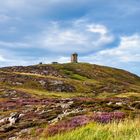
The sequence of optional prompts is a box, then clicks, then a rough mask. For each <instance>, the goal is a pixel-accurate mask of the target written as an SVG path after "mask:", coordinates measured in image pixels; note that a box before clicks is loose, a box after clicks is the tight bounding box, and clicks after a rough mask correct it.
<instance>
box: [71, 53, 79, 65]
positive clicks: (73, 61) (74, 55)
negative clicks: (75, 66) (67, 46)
mask: <svg viewBox="0 0 140 140" xmlns="http://www.w3.org/2000/svg"><path fill="white" fill-rule="evenodd" d="M71 63H78V54H77V53H73V54H72V55H71Z"/></svg>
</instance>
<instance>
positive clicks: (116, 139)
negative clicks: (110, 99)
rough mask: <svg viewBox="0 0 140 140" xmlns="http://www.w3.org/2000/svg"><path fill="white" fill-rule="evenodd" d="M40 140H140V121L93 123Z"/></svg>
mask: <svg viewBox="0 0 140 140" xmlns="http://www.w3.org/2000/svg"><path fill="white" fill-rule="evenodd" d="M40 140H140V120H139V119H136V120H125V121H124V122H119V123H116V122H113V123H110V124H98V123H91V124H88V125H86V126H84V127H81V128H78V129H76V130H73V131H71V132H67V133H65V134H58V135H56V136H53V137H49V138H40Z"/></svg>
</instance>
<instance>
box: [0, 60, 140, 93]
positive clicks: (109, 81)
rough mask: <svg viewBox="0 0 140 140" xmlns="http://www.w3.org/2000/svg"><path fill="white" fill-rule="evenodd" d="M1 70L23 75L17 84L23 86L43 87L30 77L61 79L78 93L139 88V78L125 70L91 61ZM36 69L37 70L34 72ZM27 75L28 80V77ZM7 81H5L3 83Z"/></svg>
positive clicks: (118, 91) (27, 87) (136, 90)
mask: <svg viewBox="0 0 140 140" xmlns="http://www.w3.org/2000/svg"><path fill="white" fill-rule="evenodd" d="M46 68H48V69H49V71H50V73H48V74H42V71H44V70H46ZM0 70H1V71H4V72H5V73H7V74H9V76H10V75H11V74H13V75H17V77H16V79H17V80H18V79H19V81H21V79H23V81H24V77H26V81H27V82H26V84H24V85H22V86H18V87H20V88H25V89H29V88H30V89H32V88H34V89H37V90H44V89H42V88H41V87H40V86H39V85H37V83H36V82H34V81H33V80H32V79H33V78H37V79H40V78H42V79H52V80H61V81H64V82H65V83H67V84H69V85H72V86H74V87H75V89H76V90H75V92H77V93H94V94H96V95H98V94H99V93H103V92H105V93H106V92H107V93H127V92H140V78H139V77H138V76H136V75H134V74H131V73H129V72H127V71H124V70H120V69H115V68H110V67H105V66H98V65H92V64H87V63H78V64H72V63H67V64H57V65H53V64H47V65H35V66H28V67H9V68H2V69H0ZM34 71H36V73H33V72H34ZM28 79H29V80H28ZM4 84H6V85H7V82H6V83H4Z"/></svg>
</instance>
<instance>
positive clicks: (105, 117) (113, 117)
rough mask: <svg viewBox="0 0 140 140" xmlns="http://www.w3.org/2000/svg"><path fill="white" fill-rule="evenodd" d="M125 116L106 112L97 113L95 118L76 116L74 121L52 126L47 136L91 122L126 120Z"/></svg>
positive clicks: (119, 113) (70, 120)
mask: <svg viewBox="0 0 140 140" xmlns="http://www.w3.org/2000/svg"><path fill="white" fill-rule="evenodd" d="M124 117H125V114H124V113H122V112H110V113H107V112H104V113H102V112H101V113H95V114H94V115H93V116H86V115H82V116H76V117H73V118H72V119H69V120H66V121H62V122H59V123H57V124H55V125H50V126H49V127H48V129H47V135H49V136H50V135H55V134H57V133H61V132H65V131H69V130H72V129H75V128H76V127H79V126H83V125H86V124H88V123H90V122H94V121H96V122H99V123H109V122H111V121H118V120H122V119H124Z"/></svg>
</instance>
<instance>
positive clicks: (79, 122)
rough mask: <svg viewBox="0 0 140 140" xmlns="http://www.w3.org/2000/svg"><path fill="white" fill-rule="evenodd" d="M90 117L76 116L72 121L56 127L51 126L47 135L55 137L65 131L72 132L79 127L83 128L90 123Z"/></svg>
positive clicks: (61, 123) (63, 122)
mask: <svg viewBox="0 0 140 140" xmlns="http://www.w3.org/2000/svg"><path fill="white" fill-rule="evenodd" d="M89 121H90V117H89V116H85V115H83V116H76V117H73V118H72V119H70V120H66V121H62V122H60V123H58V124H56V125H50V126H49V127H48V130H47V135H54V134H57V133H61V132H64V131H69V130H72V129H74V128H76V127H78V126H83V125H85V124H87V123H89Z"/></svg>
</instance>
